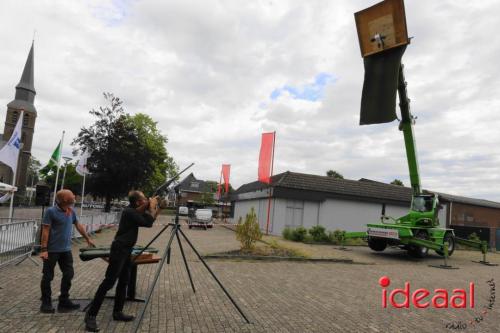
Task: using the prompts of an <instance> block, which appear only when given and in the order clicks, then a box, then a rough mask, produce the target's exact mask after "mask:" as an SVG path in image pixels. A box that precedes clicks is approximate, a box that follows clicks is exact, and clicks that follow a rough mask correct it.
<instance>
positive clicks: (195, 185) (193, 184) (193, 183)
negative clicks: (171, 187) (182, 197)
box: [190, 182, 200, 188]
mask: <svg viewBox="0 0 500 333" xmlns="http://www.w3.org/2000/svg"><path fill="white" fill-rule="evenodd" d="M190 186H191V187H192V188H199V187H200V183H198V182H191V185H190Z"/></svg>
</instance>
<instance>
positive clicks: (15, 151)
mask: <svg viewBox="0 0 500 333" xmlns="http://www.w3.org/2000/svg"><path fill="white" fill-rule="evenodd" d="M23 117H24V110H21V113H20V115H19V118H18V120H17V124H16V127H14V131H13V132H12V135H11V136H10V139H9V141H7V143H6V144H5V146H3V147H2V149H1V150H0V161H1V162H3V163H4V164H6V165H8V166H9V167H10V168H11V169H12V186H14V187H15V186H16V177H17V165H18V162H19V153H20V151H21V147H22V142H21V139H22V127H23ZM16 190H17V189H16ZM13 207H14V190H13V191H12V194H11V197H10V207H9V219H10V221H12V211H13Z"/></svg>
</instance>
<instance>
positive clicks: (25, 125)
mask: <svg viewBox="0 0 500 333" xmlns="http://www.w3.org/2000/svg"><path fill="white" fill-rule="evenodd" d="M23 118H24V119H23V126H24V127H27V126H28V125H29V121H30V116H29V114H25V115H24V117H23Z"/></svg>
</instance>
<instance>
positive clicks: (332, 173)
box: [326, 170, 344, 179]
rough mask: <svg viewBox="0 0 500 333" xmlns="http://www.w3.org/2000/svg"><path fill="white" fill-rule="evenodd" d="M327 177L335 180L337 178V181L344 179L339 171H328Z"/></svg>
mask: <svg viewBox="0 0 500 333" xmlns="http://www.w3.org/2000/svg"><path fill="white" fill-rule="evenodd" d="M326 175H327V176H328V177H333V178H337V179H344V176H342V175H341V174H340V173H338V172H337V171H334V170H328V171H327V172H326Z"/></svg>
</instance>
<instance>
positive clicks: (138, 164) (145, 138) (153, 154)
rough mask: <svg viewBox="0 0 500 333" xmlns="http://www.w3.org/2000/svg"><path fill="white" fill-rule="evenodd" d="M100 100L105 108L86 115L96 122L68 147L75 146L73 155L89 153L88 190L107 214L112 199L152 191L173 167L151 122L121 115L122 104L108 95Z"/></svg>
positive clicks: (144, 118) (149, 119) (161, 137)
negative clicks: (132, 191)
mask: <svg viewBox="0 0 500 333" xmlns="http://www.w3.org/2000/svg"><path fill="white" fill-rule="evenodd" d="M104 98H105V99H106V100H107V102H108V103H109V105H107V106H104V107H103V106H101V107H99V109H98V110H95V109H92V110H91V111H90V112H89V113H90V114H91V115H93V116H94V117H96V118H97V119H96V121H95V123H94V124H93V125H91V126H89V127H82V128H81V129H80V132H79V133H78V137H77V138H75V139H74V140H73V142H72V144H73V145H76V146H78V148H77V149H76V151H78V150H80V151H90V156H89V158H88V159H87V167H88V169H89V171H90V172H91V174H90V175H89V176H88V182H87V184H88V190H89V193H91V194H93V195H97V196H100V197H103V198H105V200H106V206H105V210H106V211H109V209H110V206H111V200H112V199H114V198H121V197H123V196H125V195H126V194H127V193H128V191H129V190H130V189H148V190H150V189H151V188H154V186H155V184H159V183H160V182H161V181H162V180H164V179H165V177H164V176H165V174H166V173H167V171H168V169H172V168H175V167H176V166H175V163H173V160H172V158H171V157H169V156H168V154H167V153H166V150H165V147H164V144H165V143H166V138H165V137H163V136H162V135H161V134H160V133H159V131H158V130H157V129H156V123H154V122H153V121H152V120H151V118H149V117H147V116H139V117H137V118H135V117H131V116H130V115H128V114H125V112H124V110H123V107H122V104H123V101H121V100H120V99H119V98H118V97H115V96H114V95H113V94H111V93H104ZM160 173H161V174H163V178H162V177H161V175H160ZM86 186H87V185H86Z"/></svg>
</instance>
